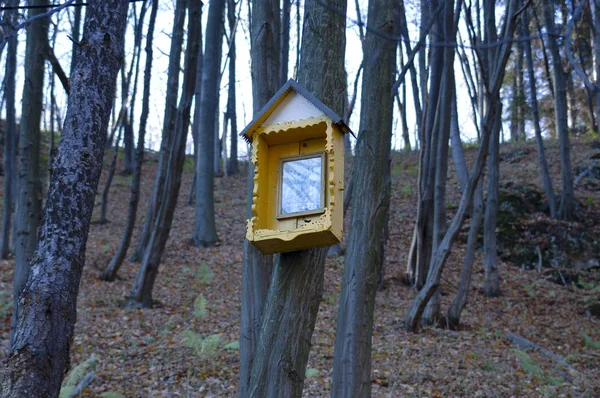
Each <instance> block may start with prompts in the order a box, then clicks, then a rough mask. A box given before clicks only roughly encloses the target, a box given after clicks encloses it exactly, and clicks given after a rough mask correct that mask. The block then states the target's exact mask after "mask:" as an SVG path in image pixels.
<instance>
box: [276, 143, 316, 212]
mask: <svg viewBox="0 0 600 398" xmlns="http://www.w3.org/2000/svg"><path fill="white" fill-rule="evenodd" d="M324 164H325V153H321V154H317V155H316V156H315V155H302V156H291V157H287V158H281V159H280V160H279V185H278V186H279V192H278V194H279V195H278V211H277V218H278V219H282V218H287V217H297V216H302V215H312V214H319V213H323V212H324V211H325V195H324V192H323V188H324V186H325V169H324V167H323V166H324Z"/></svg>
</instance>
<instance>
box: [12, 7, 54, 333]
mask: <svg viewBox="0 0 600 398" xmlns="http://www.w3.org/2000/svg"><path fill="white" fill-rule="evenodd" d="M30 4H32V5H36V6H47V5H48V4H49V3H48V1H47V0H35V1H33V2H32V3H30ZM46 11H47V9H46V8H34V9H30V10H29V17H30V18H31V17H34V16H36V15H39V14H42V13H44V12H46ZM47 36H48V19H41V20H38V21H35V22H33V23H32V24H31V25H30V26H29V27H28V28H27V44H26V48H25V84H24V86H23V100H22V103H23V108H22V111H21V115H22V116H21V126H20V130H19V136H20V137H19V173H18V174H17V178H18V180H17V181H18V182H17V185H18V188H17V208H16V212H15V231H16V235H15V274H14V282H13V299H14V308H15V312H16V308H17V300H18V297H19V293H20V292H21V289H23V286H24V285H25V282H26V281H27V274H28V273H29V262H30V261H31V257H32V256H33V252H34V251H35V249H36V246H37V233H38V231H37V229H38V225H39V219H40V212H41V200H42V198H41V189H42V186H41V175H40V120H41V117H42V98H43V95H44V94H43V87H44V60H45V58H44V49H45V47H44V44H45V43H46V42H47ZM13 329H14V323H13V325H12V327H11V336H12V335H13ZM11 341H12V338H11Z"/></svg>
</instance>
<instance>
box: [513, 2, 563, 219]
mask: <svg viewBox="0 0 600 398" xmlns="http://www.w3.org/2000/svg"><path fill="white" fill-rule="evenodd" d="M528 12H529V10H524V11H523V15H522V17H521V18H522V22H521V29H523V34H522V36H524V37H529V15H528ZM524 46H525V61H526V62H527V76H528V79H529V95H530V101H531V103H530V104H529V106H530V108H531V116H532V119H533V120H532V123H533V128H534V130H535V142H536V145H537V152H538V159H539V162H540V170H541V173H542V180H543V181H544V190H545V191H546V197H547V199H548V205H549V207H550V216H551V217H552V218H556V212H557V207H558V206H557V205H556V196H555V195H554V189H553V188H552V180H551V179H550V172H549V171H548V162H547V161H546V153H545V151H544V140H543V138H542V130H541V128H540V112H539V110H538V100H537V87H536V86H537V83H536V78H535V72H534V69H533V55H532V53H531V42H530V41H526V42H525V43H524Z"/></svg>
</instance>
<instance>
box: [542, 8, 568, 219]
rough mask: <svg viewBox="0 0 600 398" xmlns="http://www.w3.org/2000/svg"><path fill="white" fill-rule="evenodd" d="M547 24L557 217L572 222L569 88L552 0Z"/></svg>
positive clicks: (545, 12)
mask: <svg viewBox="0 0 600 398" xmlns="http://www.w3.org/2000/svg"><path fill="white" fill-rule="evenodd" d="M542 6H543V9H544V11H543V12H544V23H545V25H546V32H547V33H548V34H547V37H546V40H547V41H548V47H549V48H550V54H551V56H552V76H553V78H554V117H555V123H556V131H557V133H558V142H559V144H560V166H561V180H562V191H561V195H560V206H559V208H558V213H557V216H558V218H559V219H561V220H567V221H568V220H572V219H573V218H574V216H575V214H574V213H575V195H574V192H573V172H572V171H571V143H570V141H569V126H568V114H567V91H566V90H567V87H566V82H565V72H564V70H563V66H562V57H561V55H560V50H559V48H558V43H557V40H556V34H557V33H556V28H555V24H554V15H555V13H554V6H553V4H552V3H551V2H550V0H543V1H542Z"/></svg>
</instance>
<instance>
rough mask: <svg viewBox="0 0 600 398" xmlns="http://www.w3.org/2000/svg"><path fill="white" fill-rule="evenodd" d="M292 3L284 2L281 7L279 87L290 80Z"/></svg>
mask: <svg viewBox="0 0 600 398" xmlns="http://www.w3.org/2000/svg"><path fill="white" fill-rule="evenodd" d="M291 8H292V2H291V1H290V0H283V4H282V7H281V41H280V43H281V50H280V53H279V85H280V86H283V85H284V84H285V82H286V81H287V80H288V63H289V59H290V10H291Z"/></svg>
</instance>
